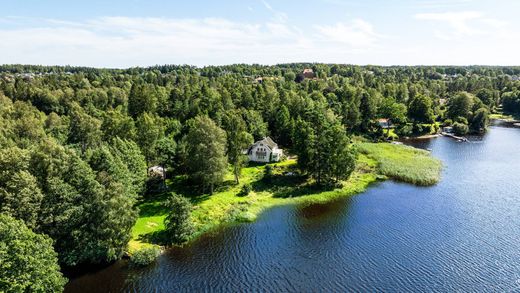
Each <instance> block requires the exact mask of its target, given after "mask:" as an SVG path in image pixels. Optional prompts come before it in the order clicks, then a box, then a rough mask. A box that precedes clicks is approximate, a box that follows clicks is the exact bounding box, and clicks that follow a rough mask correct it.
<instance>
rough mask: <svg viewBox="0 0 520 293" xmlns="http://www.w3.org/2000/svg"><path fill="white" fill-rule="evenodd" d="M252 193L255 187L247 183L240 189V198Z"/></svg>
mask: <svg viewBox="0 0 520 293" xmlns="http://www.w3.org/2000/svg"><path fill="white" fill-rule="evenodd" d="M251 191H253V187H251V184H249V183H246V184H244V185H243V186H242V189H240V192H239V193H238V196H248V195H249V193H251Z"/></svg>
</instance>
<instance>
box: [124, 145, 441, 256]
mask: <svg viewBox="0 0 520 293" xmlns="http://www.w3.org/2000/svg"><path fill="white" fill-rule="evenodd" d="M358 147H359V149H360V154H359V156H358V159H357V165H356V170H355V171H354V172H353V174H352V175H351V177H350V178H349V179H348V180H347V181H344V182H342V187H341V188H336V189H330V190H324V189H323V188H317V187H316V186H315V185H314V184H313V182H311V181H309V180H307V179H306V178H305V177H303V176H299V175H293V176H287V175H286V173H287V172H294V173H295V174H297V172H296V161H295V160H287V161H284V162H280V163H275V164H271V165H272V166H273V171H274V175H273V177H272V178H271V179H270V180H263V179H262V178H263V174H264V169H265V165H253V166H249V167H247V168H244V169H243V171H242V177H241V180H240V184H238V185H235V184H234V182H233V175H232V173H231V170H230V172H229V174H228V176H227V177H226V180H225V182H224V184H223V186H221V187H220V188H218V189H217V190H216V192H215V193H214V194H213V195H211V196H209V195H196V194H195V193H194V192H193V190H194V188H193V187H191V186H189V184H188V183H187V180H186V178H183V177H177V178H175V179H174V180H172V181H169V182H168V184H169V186H170V187H171V189H172V190H173V191H174V192H176V193H178V194H182V195H183V196H186V197H188V198H189V199H190V200H191V202H192V203H193V205H194V210H193V213H192V217H193V218H192V219H193V222H194V224H195V230H196V232H195V234H194V235H193V238H196V237H197V236H199V235H201V234H203V233H205V232H207V231H209V230H212V229H214V228H216V227H218V226H220V225H222V224H224V223H230V222H238V221H240V222H246V221H254V220H255V219H256V217H257V216H258V215H259V214H260V213H262V211H264V210H265V209H267V208H270V207H272V206H275V205H283V204H312V203H324V202H327V201H331V200H333V199H336V198H339V197H344V196H349V195H354V194H357V193H361V192H363V191H364V190H365V189H366V188H367V187H368V185H370V184H371V183H373V182H375V181H377V180H378V179H384V178H386V176H388V177H392V178H395V179H397V180H402V181H406V182H410V183H415V184H419V185H429V184H434V183H435V182H437V181H438V180H439V172H440V168H441V164H440V163H439V162H438V161H437V160H435V159H433V158H431V157H430V156H429V154H428V152H425V151H420V150H417V149H414V148H410V147H405V146H397V145H391V144H371V143H358ZM410 170H413V172H412V176H410V175H407V172H409V171H410ZM381 174H384V175H386V176H382V175H381ZM246 183H248V184H251V186H252V189H253V191H252V192H251V193H250V194H249V195H248V196H237V194H239V193H240V189H241V188H242V185H243V184H246ZM165 199H166V195H160V196H155V197H153V198H149V199H147V200H144V201H142V202H141V203H140V204H139V208H140V214H139V219H138V220H137V222H136V224H135V226H134V227H133V229H132V235H133V239H132V240H131V241H130V243H129V251H130V252H134V251H137V250H138V249H141V248H145V247H149V246H152V245H153V244H150V243H151V242H153V240H151V239H152V238H151V237H150V236H151V235H153V234H154V233H156V232H158V231H161V230H163V229H164V225H163V220H164V217H165V216H166V214H167V210H166V209H165V208H164V207H163V205H162V203H163V202H164V200H165Z"/></svg>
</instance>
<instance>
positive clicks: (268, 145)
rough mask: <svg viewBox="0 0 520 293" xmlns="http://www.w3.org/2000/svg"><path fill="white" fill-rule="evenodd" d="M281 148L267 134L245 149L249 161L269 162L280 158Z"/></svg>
mask: <svg viewBox="0 0 520 293" xmlns="http://www.w3.org/2000/svg"><path fill="white" fill-rule="evenodd" d="M282 155H283V150H282V149H280V148H278V144H276V142H274V141H273V140H272V139H271V138H270V137H269V136H267V137H264V138H263V139H262V140H259V141H257V142H255V143H254V144H253V145H251V146H250V147H249V148H248V149H247V157H248V158H249V161H252V162H260V163H269V162H278V161H280V159H281V158H282Z"/></svg>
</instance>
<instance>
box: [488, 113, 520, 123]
mask: <svg viewBox="0 0 520 293" xmlns="http://www.w3.org/2000/svg"><path fill="white" fill-rule="evenodd" d="M489 119H497V120H505V121H514V120H520V117H519V116H513V115H508V114H504V113H493V114H489Z"/></svg>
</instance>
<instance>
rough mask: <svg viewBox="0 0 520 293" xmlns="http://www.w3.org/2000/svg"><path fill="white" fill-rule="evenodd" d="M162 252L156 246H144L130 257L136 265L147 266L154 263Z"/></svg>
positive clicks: (131, 261) (132, 263)
mask: <svg viewBox="0 0 520 293" xmlns="http://www.w3.org/2000/svg"><path fill="white" fill-rule="evenodd" d="M160 253H161V251H160V249H159V248H157V247H155V246H152V247H146V248H142V249H140V250H138V251H136V252H135V253H134V254H132V256H131V257H130V264H131V265H132V266H136V267H144V266H147V265H149V264H151V263H153V262H154V261H155V260H156V259H157V257H158V256H159V254H160Z"/></svg>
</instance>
